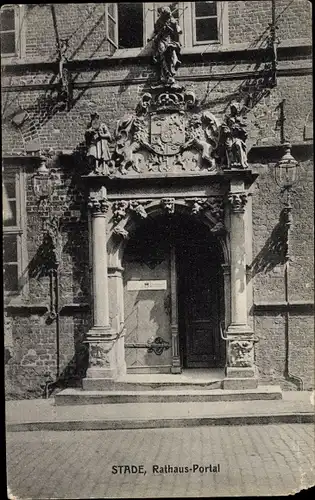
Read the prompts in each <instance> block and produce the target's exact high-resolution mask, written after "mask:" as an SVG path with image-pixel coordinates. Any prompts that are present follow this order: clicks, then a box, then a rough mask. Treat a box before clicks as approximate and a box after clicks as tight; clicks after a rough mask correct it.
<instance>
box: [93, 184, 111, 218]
mask: <svg viewBox="0 0 315 500" xmlns="http://www.w3.org/2000/svg"><path fill="white" fill-rule="evenodd" d="M87 207H88V209H89V210H90V211H91V213H92V215H93V216H104V215H105V214H106V213H107V212H108V209H109V207H110V203H109V201H108V199H107V190H106V187H105V186H101V187H100V188H99V189H92V190H91V191H90V194H89V197H88V203H87Z"/></svg>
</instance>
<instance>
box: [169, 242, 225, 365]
mask: <svg viewBox="0 0 315 500" xmlns="http://www.w3.org/2000/svg"><path fill="white" fill-rule="evenodd" d="M178 290H179V293H178V300H179V335H180V347H181V355H182V361H183V366H184V367H186V368H206V367H209V368H210V367H219V366H224V355H223V354H224V351H223V346H222V341H221V338H220V330H219V328H220V320H221V319H222V318H221V316H222V312H221V308H220V305H221V300H220V297H221V294H222V293H223V283H222V276H221V273H220V263H219V262H218V259H217V258H215V257H214V256H211V252H210V251H209V248H207V247H206V246H203V247H196V246H187V245H185V247H184V248H182V249H179V251H178Z"/></svg>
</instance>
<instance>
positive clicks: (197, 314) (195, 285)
mask: <svg viewBox="0 0 315 500" xmlns="http://www.w3.org/2000/svg"><path fill="white" fill-rule="evenodd" d="M172 247H173V248H175V256H176V264H175V268H176V277H175V281H176V288H177V294H176V295H177V303H176V304H174V303H172V304H171V307H177V311H178V329H179V339H180V342H179V347H180V356H181V362H182V366H183V367H185V368H211V367H223V366H224V364H225V345H224V342H223V341H222V339H221V337H220V322H222V321H223V320H224V283H223V272H222V267H221V264H222V263H223V262H224V258H223V251H222V248H221V245H220V243H219V241H218V239H217V238H216V237H215V236H214V235H213V234H212V233H211V231H210V229H209V227H208V226H207V225H206V224H204V223H203V222H202V221H200V220H199V219H198V218H197V217H194V216H190V215H185V214H171V215H157V216H155V217H152V216H148V217H147V219H144V220H142V221H141V223H140V224H139V225H137V226H136V227H135V229H134V232H133V233H132V235H131V238H130V240H129V241H128V243H127V246H126V249H125V252H124V262H123V266H124V267H126V266H127V265H128V262H132V261H134V262H142V263H144V264H146V265H147V266H148V267H149V268H151V269H155V268H156V267H157V266H158V265H159V264H160V263H161V262H163V261H164V260H165V259H166V260H167V261H169V265H170V259H171V248H172Z"/></svg>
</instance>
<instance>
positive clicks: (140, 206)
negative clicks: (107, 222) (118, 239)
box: [113, 200, 151, 234]
mask: <svg viewBox="0 0 315 500" xmlns="http://www.w3.org/2000/svg"><path fill="white" fill-rule="evenodd" d="M150 202H151V200H145V201H143V200H141V201H139V200H130V201H127V200H119V201H115V202H114V203H113V223H114V225H115V226H117V224H119V222H120V221H121V220H123V219H125V218H126V217H127V215H128V212H129V213H130V212H131V213H134V214H136V215H138V216H139V217H141V218H142V219H145V218H146V217H147V212H146V210H145V205H147V204H148V203H150ZM116 234H118V233H117V231H116ZM119 234H120V233H119Z"/></svg>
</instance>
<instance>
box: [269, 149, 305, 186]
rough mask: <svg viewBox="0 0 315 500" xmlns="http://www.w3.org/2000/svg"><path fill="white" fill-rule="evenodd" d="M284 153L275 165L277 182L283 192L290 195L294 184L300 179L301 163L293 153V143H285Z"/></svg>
mask: <svg viewBox="0 0 315 500" xmlns="http://www.w3.org/2000/svg"><path fill="white" fill-rule="evenodd" d="M283 148H284V154H283V155H282V157H281V158H280V160H279V161H278V163H277V164H276V166H275V177H276V183H277V184H278V186H279V187H280V189H281V191H282V192H283V193H287V194H288V195H290V192H291V190H292V187H293V185H294V184H295V183H296V182H297V180H298V167H299V164H298V162H297V161H296V160H295V158H293V156H292V154H291V144H289V143H288V142H287V143H285V144H283Z"/></svg>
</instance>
